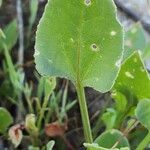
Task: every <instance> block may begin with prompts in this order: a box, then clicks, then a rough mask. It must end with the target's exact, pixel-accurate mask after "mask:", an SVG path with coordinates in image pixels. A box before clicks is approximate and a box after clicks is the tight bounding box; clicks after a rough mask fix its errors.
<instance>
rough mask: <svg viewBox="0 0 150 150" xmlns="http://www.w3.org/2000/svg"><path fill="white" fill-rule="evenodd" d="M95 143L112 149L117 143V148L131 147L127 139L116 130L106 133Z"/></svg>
mask: <svg viewBox="0 0 150 150" xmlns="http://www.w3.org/2000/svg"><path fill="white" fill-rule="evenodd" d="M108 139H109V140H108ZM94 142H95V143H97V144H98V145H99V146H101V147H105V148H112V147H113V146H114V145H115V144H116V143H117V142H118V144H117V146H116V148H121V147H129V143H128V140H127V138H126V137H125V136H124V135H123V134H122V133H121V132H120V131H119V130H116V129H112V130H108V131H105V132H104V133H103V134H101V135H100V136H99V137H98V138H97V139H96V140H95V141H94Z"/></svg>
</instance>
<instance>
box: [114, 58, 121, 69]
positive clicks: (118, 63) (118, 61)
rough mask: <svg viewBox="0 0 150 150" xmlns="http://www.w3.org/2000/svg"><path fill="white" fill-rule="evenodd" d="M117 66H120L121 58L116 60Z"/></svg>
mask: <svg viewBox="0 0 150 150" xmlns="http://www.w3.org/2000/svg"><path fill="white" fill-rule="evenodd" d="M115 66H116V67H118V68H119V67H120V66H121V59H119V60H117V61H116V63H115Z"/></svg>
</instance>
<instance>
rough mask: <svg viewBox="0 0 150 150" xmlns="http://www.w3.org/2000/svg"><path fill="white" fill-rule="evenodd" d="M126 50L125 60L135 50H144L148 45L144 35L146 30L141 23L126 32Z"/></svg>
mask: <svg viewBox="0 0 150 150" xmlns="http://www.w3.org/2000/svg"><path fill="white" fill-rule="evenodd" d="M124 46H125V51H124V60H125V59H127V58H128V57H129V56H130V55H131V54H132V53H133V52H135V51H137V50H138V51H139V50H140V51H141V52H143V50H144V48H145V46H146V38H145V35H144V30H143V28H142V25H141V24H140V23H137V24H135V25H133V26H132V27H131V28H130V29H129V30H128V31H127V32H126V33H125V42H124Z"/></svg>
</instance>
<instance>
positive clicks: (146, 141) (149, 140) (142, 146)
mask: <svg viewBox="0 0 150 150" xmlns="http://www.w3.org/2000/svg"><path fill="white" fill-rule="evenodd" d="M149 143H150V132H149V133H148V134H147V135H146V137H145V138H144V139H143V141H142V142H141V143H140V144H139V145H138V147H137V148H136V150H143V149H145V147H146V146H147V145H148V144H149Z"/></svg>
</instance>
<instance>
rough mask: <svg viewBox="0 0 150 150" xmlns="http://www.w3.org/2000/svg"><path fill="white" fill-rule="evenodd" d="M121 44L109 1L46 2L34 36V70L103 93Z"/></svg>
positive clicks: (118, 60) (118, 58)
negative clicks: (63, 78)
mask: <svg viewBox="0 0 150 150" xmlns="http://www.w3.org/2000/svg"><path fill="white" fill-rule="evenodd" d="M122 41H123V34H122V27H121V25H120V24H119V22H118V20H117V19H116V10H115V5H114V3H113V1H112V0H74V1H71V0H49V1H48V3H47V5H46V8H45V11H44V14H43V17H42V19H41V21H40V23H39V26H38V29H37V34H36V44H35V62H36V68H37V70H38V71H39V72H40V73H41V74H43V75H49V76H57V77H65V78H68V79H70V80H72V81H73V82H76V81H80V83H81V84H82V85H83V86H89V87H93V88H95V89H96V90H99V91H102V92H106V91H108V90H109V89H110V88H111V87H112V85H113V83H114V81H115V79H116V76H117V74H118V71H119V68H120V63H121V58H122V51H123V48H122V47H123V45H122V43H123V42H122Z"/></svg>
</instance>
